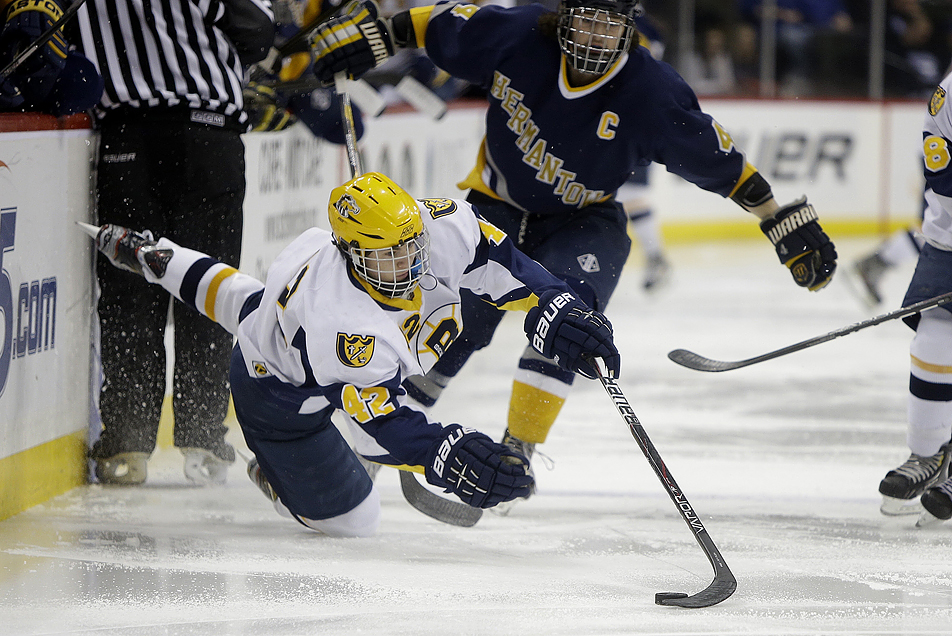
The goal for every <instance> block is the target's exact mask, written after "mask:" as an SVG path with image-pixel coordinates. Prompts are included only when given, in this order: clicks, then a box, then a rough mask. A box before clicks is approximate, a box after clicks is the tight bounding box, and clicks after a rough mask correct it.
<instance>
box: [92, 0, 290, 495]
mask: <svg viewBox="0 0 952 636" xmlns="http://www.w3.org/2000/svg"><path fill="white" fill-rule="evenodd" d="M78 29H79V31H80V34H81V38H80V41H81V42H82V47H83V51H84V52H85V54H86V56H87V57H88V58H89V59H90V60H92V62H93V63H94V64H95V65H96V67H97V68H98V69H99V72H100V74H101V75H102V76H103V79H104V80H105V90H104V92H103V96H102V99H101V101H100V102H99V106H98V107H97V109H96V124H97V128H98V129H99V153H98V164H97V180H96V196H97V211H98V215H99V223H101V224H104V223H117V224H121V225H124V226H126V227H149V228H151V229H152V230H154V231H155V232H157V233H159V234H161V235H162V236H167V237H169V238H172V239H173V240H175V241H177V242H180V243H181V244H182V245H185V246H188V247H190V248H194V249H197V250H201V251H203V252H205V253H208V254H211V255H214V256H215V257H216V258H219V259H222V260H224V261H229V262H237V261H238V257H239V254H240V251H241V229H242V202H243V200H244V195H245V165H244V145H243V143H242V141H241V133H243V132H245V130H247V128H248V115H247V114H246V113H245V112H244V110H243V104H244V102H243V99H242V85H243V83H244V81H243V78H244V67H245V66H247V65H249V64H252V63H254V62H257V61H258V60H261V59H263V58H264V56H265V54H266V53H267V51H268V49H269V48H270V47H271V45H272V42H273V41H274V22H273V18H272V13H271V8H270V3H269V2H268V1H267V0H221V1H213V2H200V3H199V2H192V1H191V0H164V1H163V2H154V3H146V4H143V3H141V2H137V1H136V0H87V2H86V4H85V5H84V6H83V7H82V8H81V9H80V11H79V13H78ZM199 61H200V62H199ZM97 277H98V281H99V286H100V290H101V296H100V299H99V305H98V308H99V319H100V329H101V338H102V342H101V355H102V368H103V373H104V376H105V383H104V385H103V387H102V392H101V394H100V404H99V410H100V415H101V418H102V433H101V435H100V437H99V439H98V440H97V441H96V442H95V444H94V445H93V447H92V450H91V452H90V457H91V459H92V460H93V462H94V464H95V466H94V470H95V475H96V477H97V478H98V479H99V481H100V482H102V483H107V484H123V485H135V484H141V483H142V482H144V481H145V479H146V469H147V460H148V458H149V455H150V454H151V453H152V451H153V449H154V448H155V443H156V435H157V432H158V428H159V419H160V416H161V412H162V404H163V400H164V397H165V388H166V363H165V355H166V353H165V343H164V332H165V327H166V320H167V317H168V314H169V303H170V299H171V297H170V296H169V294H168V293H166V292H165V291H163V290H161V289H158V288H156V287H151V286H149V285H147V284H145V282H144V281H143V280H142V279H141V278H140V277H137V276H135V275H134V274H130V273H128V272H123V271H121V270H117V269H115V268H113V267H111V266H110V265H109V264H108V263H107V262H106V260H105V258H100V260H99V263H98V267H97ZM188 284H191V283H188ZM171 314H172V321H173V323H174V325H175V362H174V371H173V378H172V409H173V412H174V416H175V429H174V434H173V442H174V444H175V446H176V447H178V448H180V449H181V450H182V452H183V454H184V456H185V476H186V477H187V478H188V479H189V480H190V481H191V482H193V483H196V484H200V485H205V484H220V483H223V482H224V481H225V478H226V475H227V469H228V466H229V465H230V464H232V463H233V462H234V461H235V450H234V448H232V447H231V445H230V444H228V443H227V442H226V441H225V433H226V432H227V428H226V427H225V426H224V424H223V421H224V419H225V416H226V414H227V410H228V398H229V384H228V369H229V366H230V359H231V347H232V337H231V335H229V334H228V333H224V332H222V331H221V330H220V329H218V328H217V327H215V325H213V324H211V323H209V322H208V321H206V320H204V319H203V318H202V317H201V316H198V315H197V314H195V312H193V311H192V310H190V309H189V308H188V307H186V306H185V305H183V304H181V303H177V302H176V303H173V304H172V310H171Z"/></svg>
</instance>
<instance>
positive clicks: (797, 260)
mask: <svg viewBox="0 0 952 636" xmlns="http://www.w3.org/2000/svg"><path fill="white" fill-rule="evenodd" d="M760 229H761V230H762V231H763V233H764V234H766V235H767V238H768V239H770V242H771V243H773V245H774V247H775V248H776V250H777V256H778V257H779V258H780V262H781V263H783V264H784V265H786V266H787V268H789V269H790V273H791V274H792V275H793V280H794V282H795V283H796V284H797V285H799V286H800V287H806V288H808V289H809V290H810V291H817V290H819V289H822V288H823V287H826V285H827V284H828V283H829V282H830V279H831V278H832V277H833V272H834V271H836V248H835V247H834V246H833V241H831V240H830V237H829V236H827V235H826V232H824V231H823V228H821V227H820V222H819V219H818V217H817V214H816V210H814V209H813V206H812V205H810V204H809V203H807V199H806V197H803V198H801V199H799V200H797V201H794V202H793V203H791V204H789V205H785V206H783V207H781V208H780V209H779V210H777V213H776V214H775V215H774V218H772V219H766V220H765V221H763V222H762V223H761V224H760Z"/></svg>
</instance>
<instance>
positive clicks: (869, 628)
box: [0, 240, 952, 636]
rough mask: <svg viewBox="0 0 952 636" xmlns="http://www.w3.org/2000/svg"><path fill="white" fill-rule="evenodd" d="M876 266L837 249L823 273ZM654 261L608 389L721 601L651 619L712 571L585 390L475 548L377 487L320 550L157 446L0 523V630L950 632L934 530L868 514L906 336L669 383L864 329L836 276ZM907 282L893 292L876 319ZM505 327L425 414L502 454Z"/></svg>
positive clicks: (942, 549)
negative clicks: (140, 469)
mask: <svg viewBox="0 0 952 636" xmlns="http://www.w3.org/2000/svg"><path fill="white" fill-rule="evenodd" d="M873 245H874V242H873V241H872V240H865V241H839V242H838V245H837V247H838V249H839V251H840V254H841V257H842V260H841V263H848V262H849V261H850V260H851V259H853V258H855V257H857V256H859V255H860V254H861V253H863V252H864V251H865V250H866V249H868V248H871V247H872V246H873ZM671 260H672V262H673V265H674V276H675V280H674V283H673V284H672V285H671V286H670V287H668V288H667V289H665V290H663V291H662V293H660V294H659V295H657V296H653V297H647V296H645V295H644V293H643V292H642V291H641V287H640V274H641V272H640V268H639V267H638V265H639V264H640V260H639V258H638V256H637V254H636V255H635V256H634V257H633V261H632V264H631V265H630V267H629V270H628V271H626V273H625V276H624V278H623V280H622V283H621V285H620V289H619V292H618V293H617V295H616V297H615V299H614V300H613V302H612V304H611V306H610V307H609V311H608V313H609V316H610V318H611V319H612V320H613V322H614V325H615V328H616V332H617V337H618V343H619V348H620V349H621V351H622V354H623V374H622V378H621V382H620V384H621V386H622V388H623V389H624V391H625V393H626V395H627V396H628V398H629V400H630V401H631V403H632V405H633V406H634V408H635V411H636V413H637V414H638V416H639V418H640V420H641V422H642V424H643V425H644V427H645V429H646V431H647V432H648V435H649V436H650V438H651V440H652V441H653V443H654V444H655V446H656V447H657V449H658V451H659V452H660V454H661V456H662V457H663V458H664V460H665V462H666V463H667V465H668V468H669V469H670V471H671V473H672V474H673V476H674V477H675V479H676V480H677V481H678V483H679V485H680V486H681V488H682V489H683V491H684V493H685V495H686V496H687V498H688V500H689V501H690V502H691V504H692V505H693V506H694V508H695V509H696V511H697V512H698V513H699V514H700V516H701V518H702V520H703V522H704V524H705V526H706V527H707V530H708V531H709V533H710V535H711V537H712V538H713V540H714V542H715V543H716V544H717V546H718V547H719V549H720V551H721V553H722V554H723V556H724V558H725V559H726V561H727V563H728V564H729V566H730V567H731V569H732V570H733V572H734V574H735V575H736V576H737V579H738V589H737V592H736V593H735V594H734V596H733V597H731V598H730V599H728V600H727V601H725V602H724V603H722V604H720V605H718V606H715V607H711V608H707V609H695V610H689V609H679V608H670V607H660V606H657V605H655V604H654V595H655V593H656V592H669V591H670V592H686V593H692V594H693V593H694V592H697V591H699V590H701V589H703V588H704V587H705V586H707V585H708V583H710V581H711V579H712V577H713V572H712V569H711V567H710V565H709V563H708V562H707V560H706V559H705V557H704V554H703V553H702V552H701V550H700V548H699V547H698V545H697V544H696V543H695V541H694V539H693V536H692V534H691V533H690V531H689V530H688V528H687V526H686V525H685V524H684V522H683V521H682V519H681V517H680V516H679V515H678V513H677V511H676V509H675V508H674V505H673V504H672V502H671V500H670V499H669V498H668V496H667V493H666V492H665V490H664V489H663V488H662V486H661V484H660V482H659V481H658V479H657V478H656V476H655V475H654V473H653V472H652V471H651V469H650V468H649V466H648V464H647V462H646V461H645V458H644V456H643V455H642V453H641V451H640V450H639V448H638V446H637V444H636V443H635V441H634V440H633V439H632V438H631V435H630V434H629V431H628V429H627V427H626V426H625V425H624V423H623V422H622V421H621V419H620V418H619V416H618V414H617V413H616V411H615V410H614V407H613V406H612V402H611V401H610V400H609V398H608V397H607V396H606V395H605V393H604V391H603V390H602V388H601V386H600V385H599V384H598V383H596V382H591V381H585V380H579V381H578V382H577V386H576V388H575V390H574V392H573V394H572V396H571V397H570V398H569V400H568V402H567V404H566V407H565V409H564V410H563V413H562V415H561V416H560V420H559V422H558V424H557V425H556V426H555V428H554V429H553V431H552V434H551V435H550V438H549V440H548V441H547V443H546V444H544V445H543V446H542V447H541V450H542V451H543V452H544V453H545V454H546V455H547V456H548V457H550V458H551V462H552V463H553V464H554V466H553V467H552V470H547V469H546V467H545V466H544V464H543V462H542V461H541V458H540V460H539V461H537V462H536V473H537V478H538V489H539V490H538V494H537V495H536V496H535V497H534V498H533V499H531V500H530V501H528V502H525V503H521V504H520V505H518V506H517V507H516V508H515V509H514V510H513V512H512V514H511V515H510V516H509V517H506V518H501V517H497V516H495V515H493V514H488V513H487V514H486V515H484V516H483V519H482V520H481V521H480V522H479V524H478V525H477V526H475V527H474V528H469V529H464V528H455V527H451V526H447V525H442V524H440V523H439V522H436V521H434V520H432V519H430V518H428V517H425V516H423V515H421V514H420V513H418V512H417V511H415V510H414V509H412V508H410V507H409V505H408V504H407V503H406V502H405V501H404V500H403V498H402V496H401V494H400V490H399V485H398V479H397V474H396V473H395V472H394V471H392V470H389V469H386V470H383V471H381V473H380V475H379V476H378V482H377V483H378V486H379V488H380V490H381V494H382V499H383V523H382V527H381V531H380V534H379V535H378V536H377V537H375V538H372V539H329V538H327V537H324V536H320V535H317V534H315V533H312V532H309V531H307V530H305V529H304V528H302V527H299V526H298V525H297V524H295V523H293V522H290V521H288V520H286V519H283V518H281V517H279V516H277V514H275V513H274V512H273V510H272V509H271V507H270V505H269V503H268V502H267V501H266V500H265V499H264V498H263V497H262V496H261V494H260V493H259V492H258V491H257V489H256V488H255V487H254V486H253V485H252V484H251V482H250V481H249V480H248V479H247V478H246V477H245V475H244V470H243V466H240V465H236V466H235V467H233V469H232V471H231V473H230V475H229V482H228V485H227V486H225V487H223V488H212V489H199V488H192V487H189V486H188V485H187V484H186V482H185V478H184V477H183V476H182V473H181V455H180V454H179V453H178V451H176V450H174V449H164V450H160V451H158V452H157V453H156V454H155V455H154V456H153V459H152V462H151V464H150V479H149V482H148V484H147V485H146V486H145V487H141V488H133V489H116V488H103V487H101V486H88V487H84V488H78V489H76V490H73V491H71V492H69V493H67V494H65V495H63V496H61V497H59V498H57V499H54V500H53V501H51V502H49V503H47V504H44V505H41V506H37V507H35V508H33V509H31V510H28V511H26V512H24V513H23V514H20V515H18V516H16V517H13V518H11V519H8V520H6V521H3V522H0V634H11V635H21V634H62V633H66V634H136V635H147V636H149V635H153V634H156V635H157V634H175V635H178V634H189V635H206V634H207V635H217V634H372V635H380V634H413V635H417V634H419V635H437V634H518V635H525V634H670V635H674V634H680V635H688V634H691V635H695V634H697V635H706V634H763V635H768V634H769V635H775V634H877V635H882V634H949V633H952V565H950V563H952V560H950V555H952V551H950V549H952V523H948V524H941V525H938V526H936V527H934V528H929V529H916V528H914V524H915V517H903V518H887V517H884V516H882V515H881V514H880V513H879V511H878V507H879V495H878V494H877V490H876V489H877V485H878V483H879V480H880V479H881V478H882V477H883V475H884V474H885V473H886V471H887V470H889V469H890V468H893V467H895V466H897V465H898V464H900V463H901V462H902V461H903V460H904V459H905V458H906V456H907V455H908V451H907V450H906V447H905V390H906V386H907V383H908V362H907V360H908V343H909V339H910V337H911V332H910V331H909V330H908V329H907V328H906V327H905V326H903V325H902V324H901V323H899V322H892V323H887V324H884V325H880V326H878V327H874V328H871V329H868V330H865V331H862V332H860V333H856V334H852V335H850V336H846V337H844V338H841V339H837V340H834V341H832V342H829V343H826V344H823V345H820V346H817V347H814V348H812V349H808V350H806V351H802V352H798V353H795V354H791V355H789V356H786V357H783V358H779V359H776V360H772V361H769V362H765V363H762V364H758V365H754V366H751V367H747V368H744V369H739V370H736V371H730V372H725V373H719V374H703V373H699V372H696V371H691V370H688V369H683V368H681V367H678V366H676V365H674V364H673V363H672V362H670V361H669V360H668V359H667V358H666V353H667V352H668V351H669V350H671V349H675V348H679V347H684V348H687V349H690V350H692V351H696V352H698V353H700V354H702V355H705V356H709V357H713V358H718V359H727V360H735V359H742V358H747V357H751V356H754V355H759V354H761V353H764V352H767V351H771V350H773V349H777V348H780V347H783V346H786V345H789V344H792V343H794V342H798V341H800V340H804V339H806V338H810V337H813V336H816V335H820V334H823V333H826V332H828V331H831V330H833V329H837V328H839V327H842V326H844V325H847V324H850V323H853V322H856V321H858V320H862V319H864V318H867V317H869V316H870V315H872V314H871V313H870V312H868V311H866V310H865V309H863V308H862V307H861V306H860V305H859V304H858V302H857V301H856V300H855V299H854V298H853V297H852V296H851V295H849V293H848V292H847V289H846V286H845V285H844V283H843V281H842V280H841V279H839V278H838V279H837V280H834V282H833V283H832V284H831V285H830V287H829V288H828V289H826V290H824V291H822V292H820V293H818V294H811V293H808V292H806V291H805V290H801V289H799V288H797V287H796V286H795V285H794V284H793V282H792V280H791V279H790V277H789V274H788V273H787V272H786V271H785V270H784V269H783V268H782V267H781V266H780V265H779V264H778V263H777V262H776V257H775V255H774V253H773V250H772V249H771V248H770V246H769V245H768V244H767V243H766V242H751V243H741V244H738V245H730V244H718V245H711V246H684V247H676V248H674V249H672V250H671ZM911 271H912V266H911V265H909V266H908V267H905V268H903V269H902V270H901V271H899V272H892V273H890V275H889V277H888V279H887V304H886V305H884V306H883V307H882V308H881V311H883V312H885V311H888V310H890V309H893V308H895V307H898V306H899V303H900V301H901V298H902V292H903V290H904V287H905V284H906V282H907V281H908V278H909V276H910V275H911ZM520 326H521V324H520V321H519V320H518V319H517V317H516V316H511V317H509V318H507V320H506V321H505V322H504V323H503V326H502V327H501V329H500V331H499V332H498V334H497V338H496V340H495V341H494V343H493V345H492V346H491V347H490V348H489V349H488V350H486V351H484V352H482V353H481V354H479V355H478V356H477V357H475V358H474V359H473V360H472V361H471V364H470V365H469V366H468V367H467V368H466V369H465V370H464V372H463V374H462V375H461V376H460V377H459V378H458V380H457V381H456V382H455V383H454V384H452V385H451V386H450V388H449V389H448V390H447V392H446V394H445V395H444V399H443V400H441V402H440V403H439V404H438V405H437V407H436V413H437V414H438V415H440V417H442V418H444V419H445V421H460V422H462V423H464V424H467V425H470V426H475V427H477V428H481V429H482V430H484V431H486V432H487V433H489V434H491V435H493V436H494V437H498V436H499V435H501V433H502V431H503V429H504V426H505V417H506V410H507V400H508V392H509V386H510V383H511V372H512V369H513V366H514V364H515V361H516V359H517V358H518V355H519V351H520V350H521V348H522V346H523V342H524V340H522V333H521V329H520ZM231 438H232V439H233V441H235V442H236V443H239V444H240V437H239V436H238V433H237V431H235V430H233V431H232V433H231ZM239 464H241V462H240V461H239ZM25 487H26V486H25Z"/></svg>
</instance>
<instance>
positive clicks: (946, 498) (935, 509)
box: [916, 478, 952, 528]
mask: <svg viewBox="0 0 952 636" xmlns="http://www.w3.org/2000/svg"><path fill="white" fill-rule="evenodd" d="M920 501H921V503H922V507H923V508H924V510H923V511H922V514H920V515H919V520H918V521H917V522H916V527H918V528H922V527H925V526H931V525H933V524H936V523H939V522H941V521H948V520H949V519H952V478H950V479H946V480H945V481H943V482H942V483H940V484H939V485H937V486H932V487H931V488H929V489H928V490H926V491H925V492H924V493H922V498H921V500H920Z"/></svg>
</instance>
